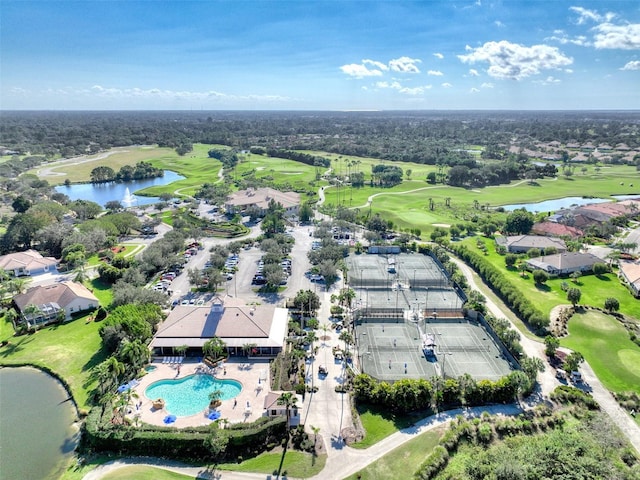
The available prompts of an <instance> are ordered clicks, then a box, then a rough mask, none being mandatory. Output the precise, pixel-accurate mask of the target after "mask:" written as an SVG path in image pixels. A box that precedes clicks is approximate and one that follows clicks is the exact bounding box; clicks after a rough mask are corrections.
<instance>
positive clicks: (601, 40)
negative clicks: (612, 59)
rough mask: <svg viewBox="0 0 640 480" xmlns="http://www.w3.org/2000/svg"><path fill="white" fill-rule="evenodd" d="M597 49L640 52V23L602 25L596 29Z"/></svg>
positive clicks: (595, 43) (595, 42)
mask: <svg viewBox="0 0 640 480" xmlns="http://www.w3.org/2000/svg"><path fill="white" fill-rule="evenodd" d="M594 30H595V31H596V32H597V33H596V34H595V36H594V45H595V47H596V48H598V49H601V48H608V49H621V50H640V23H632V24H627V25H613V24H612V23H602V24H600V25H597V26H596V27H594Z"/></svg>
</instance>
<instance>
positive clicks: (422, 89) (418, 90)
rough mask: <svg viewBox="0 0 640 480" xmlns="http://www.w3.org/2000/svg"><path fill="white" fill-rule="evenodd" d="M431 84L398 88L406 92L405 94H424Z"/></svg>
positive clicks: (401, 91)
mask: <svg viewBox="0 0 640 480" xmlns="http://www.w3.org/2000/svg"><path fill="white" fill-rule="evenodd" d="M430 88H431V85H423V86H421V87H414V88H409V87H404V88H401V89H400V90H398V91H399V92H400V93H404V94H405V95H422V94H423V93H424V92H425V91H426V90H429V89H430Z"/></svg>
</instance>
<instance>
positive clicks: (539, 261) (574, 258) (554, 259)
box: [527, 252, 602, 271]
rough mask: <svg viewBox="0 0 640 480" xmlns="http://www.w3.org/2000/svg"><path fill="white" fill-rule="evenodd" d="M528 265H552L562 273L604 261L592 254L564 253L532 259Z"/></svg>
mask: <svg viewBox="0 0 640 480" xmlns="http://www.w3.org/2000/svg"><path fill="white" fill-rule="evenodd" d="M527 263H530V264H531V265H534V266H542V265H550V266H552V267H554V268H555V269H557V270H560V271H562V270H566V269H570V268H576V267H591V266H593V265H594V264H596V263H602V260H601V259H600V258H599V257H596V256H595V255H593V254H591V253H578V252H564V253H557V254H555V255H543V256H541V257H536V258H532V259H530V260H529V261H528V262H527Z"/></svg>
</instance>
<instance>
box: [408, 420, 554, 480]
mask: <svg viewBox="0 0 640 480" xmlns="http://www.w3.org/2000/svg"><path fill="white" fill-rule="evenodd" d="M564 422H565V418H564V416H563V414H562V412H555V413H552V412H551V410H549V409H546V408H542V409H538V410H536V411H534V412H526V413H524V414H521V415H518V416H516V417H500V416H494V417H491V416H489V414H488V413H487V412H484V413H483V414H482V418H474V419H472V420H465V419H464V418H463V417H462V416H458V419H457V423H455V422H454V423H452V424H451V426H450V428H449V429H448V430H447V431H446V432H445V434H444V435H443V436H442V437H441V438H440V441H439V442H438V443H439V445H437V446H436V447H435V448H434V449H433V451H432V452H431V454H430V455H429V456H428V457H427V458H426V460H425V461H424V462H423V463H422V464H421V465H420V467H419V468H418V470H417V471H416V473H415V474H414V478H416V479H418V480H431V479H432V478H435V477H436V476H437V475H438V474H439V473H440V472H441V471H442V470H444V468H446V466H447V464H448V463H449V458H450V457H451V454H452V453H455V451H456V450H457V449H458V446H459V445H460V443H461V442H463V441H466V442H471V443H473V444H481V445H488V444H489V443H491V442H492V441H494V440H496V439H501V438H504V437H508V436H514V435H522V434H526V435H530V434H533V433H538V432H539V433H541V432H545V431H547V430H549V429H552V428H555V427H556V426H558V425H562V424H563V423H564Z"/></svg>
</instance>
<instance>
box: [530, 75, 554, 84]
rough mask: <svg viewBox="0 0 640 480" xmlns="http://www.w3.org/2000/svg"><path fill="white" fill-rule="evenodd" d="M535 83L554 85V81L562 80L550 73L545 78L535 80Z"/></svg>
mask: <svg viewBox="0 0 640 480" xmlns="http://www.w3.org/2000/svg"><path fill="white" fill-rule="evenodd" d="M534 83H537V84H539V85H552V84H554V83H560V80H559V79H558V78H555V77H553V76H551V75H549V76H548V77H547V78H545V79H544V80H534Z"/></svg>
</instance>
